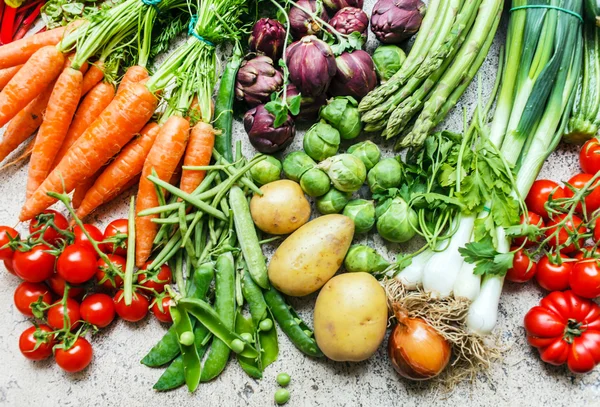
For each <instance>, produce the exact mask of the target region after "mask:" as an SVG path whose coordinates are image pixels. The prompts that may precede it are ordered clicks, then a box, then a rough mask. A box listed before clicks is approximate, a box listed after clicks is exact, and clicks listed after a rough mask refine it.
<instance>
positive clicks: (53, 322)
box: [47, 298, 81, 330]
mask: <svg viewBox="0 0 600 407" xmlns="http://www.w3.org/2000/svg"><path fill="white" fill-rule="evenodd" d="M66 308H67V317H68V318H67V319H68V322H69V323H70V325H71V327H70V328H71V330H73V329H75V328H76V327H77V326H78V325H79V320H80V319H81V314H80V311H79V303H78V302H77V301H75V300H74V299H72V298H67V307H66ZM64 314H65V307H64V306H63V304H62V300H58V301H56V302H55V303H54V304H52V306H51V307H50V308H49V309H48V316H47V319H48V325H50V326H51V327H52V328H54V329H63V328H64V326H65V324H64Z"/></svg>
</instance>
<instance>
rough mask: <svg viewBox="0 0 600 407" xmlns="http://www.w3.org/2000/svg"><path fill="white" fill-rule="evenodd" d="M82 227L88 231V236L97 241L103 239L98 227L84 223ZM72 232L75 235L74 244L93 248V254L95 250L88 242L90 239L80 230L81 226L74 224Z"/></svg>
mask: <svg viewBox="0 0 600 407" xmlns="http://www.w3.org/2000/svg"><path fill="white" fill-rule="evenodd" d="M83 227H84V229H85V231H86V232H88V234H89V235H90V237H91V238H92V239H94V240H95V241H96V242H97V243H100V242H101V241H102V239H104V235H103V234H102V232H101V231H100V229H98V228H97V227H96V226H94V225H89V224H85V225H83ZM73 234H74V235H75V243H76V244H79V245H82V246H86V247H87V248H88V249H91V250H93V251H94V254H96V251H95V250H94V246H92V244H91V243H90V240H89V239H88V237H87V236H86V235H85V233H83V231H82V230H81V228H80V227H79V226H77V225H76V226H75V227H74V228H73Z"/></svg>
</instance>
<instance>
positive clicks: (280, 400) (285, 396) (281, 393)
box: [275, 389, 290, 405]
mask: <svg viewBox="0 0 600 407" xmlns="http://www.w3.org/2000/svg"><path fill="white" fill-rule="evenodd" d="M289 399H290V392H289V391H287V390H286V389H279V390H277V391H276V392H275V403H277V404H279V405H282V404H285V403H287V402H288V401H289Z"/></svg>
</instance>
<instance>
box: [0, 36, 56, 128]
mask: <svg viewBox="0 0 600 407" xmlns="http://www.w3.org/2000/svg"><path fill="white" fill-rule="evenodd" d="M64 61H65V58H64V56H63V54H62V53H61V52H59V51H57V49H56V47H44V48H41V49H40V50H39V51H37V52H36V53H35V54H33V55H32V56H31V58H29V60H28V61H27V62H26V63H25V65H23V68H21V70H19V72H17V73H16V74H15V76H14V77H13V78H12V79H11V80H10V82H8V84H7V85H6V86H5V87H4V89H2V92H0V127H2V126H4V125H5V124H6V123H8V121H9V120H10V119H12V118H13V117H15V116H16V115H17V113H19V112H20V111H21V110H22V109H23V108H25V106H27V105H28V104H29V102H31V101H32V100H33V99H35V98H36V97H37V96H38V95H39V94H40V93H41V92H43V90H44V89H46V87H47V86H48V85H49V84H50V83H52V81H53V80H54V79H56V78H57V77H58V75H60V72H61V71H62V67H63V64H64Z"/></svg>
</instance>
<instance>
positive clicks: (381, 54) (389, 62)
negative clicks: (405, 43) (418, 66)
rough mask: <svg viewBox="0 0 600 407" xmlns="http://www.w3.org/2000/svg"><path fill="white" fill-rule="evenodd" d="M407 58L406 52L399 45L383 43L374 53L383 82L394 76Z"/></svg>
mask: <svg viewBox="0 0 600 407" xmlns="http://www.w3.org/2000/svg"><path fill="white" fill-rule="evenodd" d="M405 60H406V53H405V52H404V51H403V50H402V48H400V47H399V46H397V45H382V46H380V47H378V48H377V49H376V50H375V52H374V53H373V62H374V63H375V70H376V71H377V74H378V75H379V79H380V80H381V82H385V81H387V80H389V79H390V78H391V77H392V76H394V74H395V73H396V72H398V71H399V70H400V68H401V67H402V64H403V63H404V61H405Z"/></svg>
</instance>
